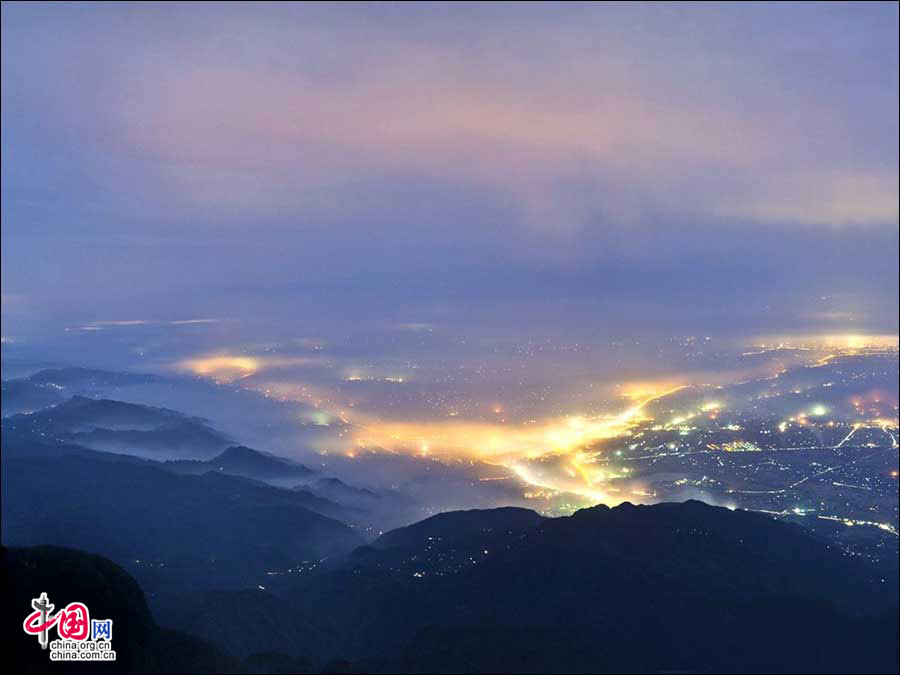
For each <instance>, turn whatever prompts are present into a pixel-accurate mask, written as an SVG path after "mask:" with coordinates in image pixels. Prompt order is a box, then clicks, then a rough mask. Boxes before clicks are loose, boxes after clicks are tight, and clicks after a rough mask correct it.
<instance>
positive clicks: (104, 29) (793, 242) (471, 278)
mask: <svg viewBox="0 0 900 675" xmlns="http://www.w3.org/2000/svg"><path fill="white" fill-rule="evenodd" d="M2 12H3V28H2V38H3V47H2V57H3V66H2V67H3V93H2V95H3V98H2V111H3V119H2V133H3V143H2V145H3V149H2V153H3V154H2V159H3V162H2V222H3V228H2V286H3V297H2V301H3V302H2V319H3V335H4V338H5V339H14V340H15V341H17V342H23V343H26V344H27V343H29V342H31V343H40V344H47V345H48V346H52V344H53V341H54V340H55V339H58V338H59V336H60V335H61V331H62V330H63V329H64V328H65V327H71V326H77V325H85V324H89V323H91V322H98V321H126V320H128V321H131V320H152V321H173V320H185V319H195V318H216V319H221V320H223V321H230V322H233V323H230V324H227V325H229V326H234V325H237V324H239V325H240V326H241V329H240V330H241V339H243V340H246V339H251V338H252V339H254V340H257V341H260V342H262V341H266V340H270V339H282V338H283V337H284V336H285V335H310V334H314V335H320V334H328V333H329V332H331V333H351V332H353V333H357V332H365V331H367V330H369V329H371V330H375V329H376V327H377V328H379V329H383V328H384V327H386V326H388V327H389V326H408V325H409V324H414V325H420V324H428V325H436V326H447V327H452V329H453V332H454V333H456V334H459V333H468V334H477V335H491V336H500V337H504V336H505V337H515V336H519V335H530V334H537V335H551V336H552V335H567V336H573V335H584V336H590V335H594V334H635V333H637V334H644V333H648V334H663V335H666V334H670V333H675V332H677V333H690V334H725V335H751V334H752V335H756V334H770V333H786V332H790V333H798V332H799V333H804V332H821V333H842V332H854V333H859V332H872V333H896V332H897V330H898V310H897V305H898V121H897V120H898V28H897V26H898V9H897V4H895V3H885V4H877V3H859V4H830V3H829V4H815V3H803V4H800V5H791V4H778V5H760V4H740V5H731V4H726V5H713V4H700V5H689V4H684V5H682V4H677V5H666V4H654V5H646V6H645V5H640V4H625V5H617V4H599V5H578V4H565V5H544V4H541V3H537V4H525V5H514V4H497V5H478V4H456V5H452V4H448V5H442V4H418V5H413V4H402V5H390V4H377V5H371V6H365V5H363V6H360V5H352V6H350V5H302V6H295V5H266V4H263V3H253V4H227V5H226V4H221V5H220V4H214V3H201V4H194V5H178V4H174V5H173V4H170V3H166V4H155V5H140V4H120V5H113V4H103V5H90V4H57V5H52V6H51V5H40V4H30V3H29V4H18V3H14V2H12V3H4V4H3V10H2ZM167 325H168V324H167ZM178 325H183V324H178Z"/></svg>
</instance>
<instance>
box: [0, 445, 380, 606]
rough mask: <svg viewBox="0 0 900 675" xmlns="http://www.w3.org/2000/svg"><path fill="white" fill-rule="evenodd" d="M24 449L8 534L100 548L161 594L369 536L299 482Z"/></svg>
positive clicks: (310, 557)
mask: <svg viewBox="0 0 900 675" xmlns="http://www.w3.org/2000/svg"><path fill="white" fill-rule="evenodd" d="M51 447H56V446H51ZM20 450H21V452H20V453H19V454H14V455H13V456H11V457H6V455H5V454H4V457H3V471H2V487H3V509H2V524H3V543H4V544H5V545H13V546H33V545H43V544H52V545H60V546H69V547H73V548H79V549H84V550H88V551H91V552H94V553H99V554H101V555H104V556H107V557H109V558H110V559H112V560H114V561H116V562H117V563H119V564H121V565H123V566H124V567H125V568H126V569H128V570H129V572H131V573H132V574H134V575H135V577H136V578H137V579H138V580H139V581H140V583H141V585H142V586H143V587H144V589H145V590H146V591H147V592H148V593H149V594H151V595H152V596H154V597H158V596H160V595H172V594H175V593H179V592H183V591H184V590H204V589H214V588H244V587H256V586H257V585H258V584H265V583H266V579H267V572H269V571H273V570H279V571H281V570H287V569H290V568H293V567H296V566H297V565H298V564H300V563H301V562H303V561H318V560H321V559H323V558H328V557H331V556H336V555H340V554H343V553H346V552H348V551H350V550H352V549H353V548H355V547H356V546H358V545H359V544H360V543H362V540H361V538H360V537H359V536H358V535H357V534H356V533H355V532H353V530H351V529H350V528H349V527H347V526H346V525H344V524H343V523H341V522H338V521H336V520H333V519H332V518H328V517H326V516H323V515H321V514H319V513H316V512H314V511H312V510H310V509H309V508H307V502H308V501H310V497H309V496H308V495H303V494H298V493H295V492H292V491H291V490H281V489H278V488H274V487H271V486H268V485H266V484H264V483H259V482H256V481H252V480H248V479H246V478H239V477H236V476H228V475H222V474H218V473H214V472H209V473H206V474H203V475H187V476H182V475H176V474H173V473H171V472H170V471H167V470H165V469H163V468H159V465H157V464H155V463H152V462H146V461H142V460H139V459H135V458H128V457H124V458H121V459H117V458H116V456H114V455H102V454H98V453H93V454H90V453H88V454H65V455H56V456H54V455H43V456H41V455H34V456H23V454H24V449H20Z"/></svg>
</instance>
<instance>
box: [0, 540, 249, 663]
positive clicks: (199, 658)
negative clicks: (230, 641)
mask: <svg viewBox="0 0 900 675" xmlns="http://www.w3.org/2000/svg"><path fill="white" fill-rule="evenodd" d="M0 557H2V563H0V564H2V568H3V584H4V598H3V601H4V602H3V608H4V611H3V635H4V638H3V646H4V662H5V663H6V664H7V667H8V671H9V672H13V673H43V672H47V673H52V672H59V671H60V669H62V670H69V669H72V668H75V669H84V670H85V671H88V670H90V671H91V672H105V673H111V672H115V673H171V672H178V673H201V672H202V673H211V672H239V671H240V669H241V664H239V663H238V662H237V661H235V660H234V659H232V658H230V657H228V656H225V655H224V654H223V653H222V652H221V651H219V650H218V649H217V648H216V647H214V646H213V645H211V644H210V643H208V642H205V641H203V640H200V639H198V638H195V637H192V636H190V635H187V634H185V633H181V632H178V631H174V630H170V629H165V628H160V627H159V626H157V625H156V623H155V622H154V621H153V618H152V617H151V615H150V611H149V610H148V608H147V602H146V600H145V598H144V594H143V592H142V591H141V589H140V587H139V586H138V584H137V582H135V580H134V579H133V578H131V577H130V576H129V575H128V574H127V573H126V572H125V571H124V570H123V569H122V568H121V567H119V566H118V565H115V564H114V563H112V562H110V561H109V560H106V559H105V558H101V557H100V556H95V555H89V554H86V553H82V552H80V551H74V550H71V549H64V548H56V547H36V548H11V549H7V548H5V547H4V548H2V549H0ZM41 593H46V594H47V596H48V599H49V601H50V602H52V603H53V604H54V605H55V608H56V609H59V608H62V607H65V606H66V605H67V604H68V603H70V602H81V603H83V604H85V605H86V606H87V608H88V610H89V611H90V615H91V617H92V618H97V619H112V620H113V638H112V648H113V649H114V650H115V651H116V661H115V662H114V663H101V662H91V663H88V664H85V665H81V664H79V665H78V666H74V665H73V664H68V668H67V667H66V666H65V665H62V664H60V663H53V662H51V661H50V658H49V655H48V652H47V651H44V650H42V649H41V648H40V646H39V644H38V641H37V638H36V637H35V636H31V635H27V634H26V633H25V632H24V631H23V630H22V621H23V620H24V619H25V617H26V616H28V615H29V614H30V613H31V611H32V609H31V600H32V599H33V598H36V597H38V596H39V595H40V594H41ZM56 637H57V636H56V633H55V631H52V630H51V633H50V639H51V640H52V639H55V638H56Z"/></svg>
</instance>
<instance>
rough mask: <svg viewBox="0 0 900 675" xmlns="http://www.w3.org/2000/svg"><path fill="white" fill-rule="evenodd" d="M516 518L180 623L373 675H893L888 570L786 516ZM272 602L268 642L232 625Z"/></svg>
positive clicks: (680, 510)
mask: <svg viewBox="0 0 900 675" xmlns="http://www.w3.org/2000/svg"><path fill="white" fill-rule="evenodd" d="M527 514H528V512H527V511H525V512H520V511H519V510H507V509H502V510H499V511H482V512H478V511H470V512H459V513H449V514H443V515H442V516H440V517H438V518H432V519H429V520H427V521H423V522H422V523H418V524H417V525H415V526H412V527H411V528H405V529H404V530H400V531H397V532H394V533H389V534H388V535H385V537H383V538H382V539H381V540H379V541H378V542H376V544H375V546H373V547H365V548H362V549H358V550H357V551H356V552H354V554H353V555H352V556H350V557H349V558H348V559H347V560H346V561H345V562H344V563H343V564H342V565H340V566H339V567H337V568H331V569H327V570H324V571H321V572H319V573H316V572H312V573H310V574H308V575H305V576H301V577H296V576H295V577H293V578H292V579H291V580H290V581H289V582H286V583H284V584H282V585H280V586H277V585H276V586H273V587H272V588H271V589H270V591H271V593H270V592H267V593H266V594H263V593H259V594H255V593H251V594H242V595H237V594H235V595H233V596H232V597H229V594H228V593H225V594H220V595H218V596H217V597H216V599H215V602H214V603H212V604H210V605H208V606H206V607H198V609H197V613H196V614H195V615H194V616H193V617H192V618H191V619H190V620H189V621H187V623H186V624H185V625H188V626H190V627H191V629H192V630H194V631H196V632H197V634H199V635H201V636H203V637H205V638H207V639H210V640H216V639H217V635H218V636H220V637H219V638H218V639H220V640H222V641H221V643H220V644H222V646H223V649H228V645H229V644H231V645H232V647H233V648H235V649H239V651H240V652H242V653H244V654H246V653H250V652H252V651H261V650H262V649H263V648H264V649H266V650H268V651H273V650H283V651H285V652H287V653H288V654H290V653H292V649H293V648H294V646H296V647H297V649H298V652H299V650H303V651H302V654H301V653H297V654H295V655H296V656H301V655H302V656H304V657H306V658H309V659H310V660H311V661H313V662H314V663H325V662H327V661H328V660H330V659H343V660H344V661H345V662H344V665H343V666H342V667H352V668H353V669H356V670H362V671H372V672H444V673H457V672H471V673H477V672H663V671H684V672H896V671H897V667H898V651H897V645H898V642H897V629H898V622H897V579H896V578H883V577H882V576H881V575H880V574H879V573H878V572H877V570H876V569H875V568H873V567H870V566H868V565H867V564H864V563H860V562H859V561H857V560H851V559H847V558H845V557H843V556H842V555H841V554H840V553H839V552H838V551H836V550H831V549H829V548H828V547H827V545H826V544H824V543H821V542H820V541H818V540H816V539H813V538H811V537H810V536H808V535H807V533H806V532H805V531H803V530H801V529H800V528H799V527H797V526H794V525H789V524H785V523H781V522H778V521H775V520H772V519H771V518H768V517H765V516H762V515H759V514H754V513H748V512H741V511H736V512H731V511H729V510H727V509H721V508H715V507H710V506H707V505H704V504H701V503H699V502H686V503H684V504H661V505H657V506H649V507H647V506H638V507H635V506H632V505H630V504H626V505H622V506H620V507H617V508H613V509H608V508H606V507H596V508H593V509H587V510H583V511H579V512H577V513H576V514H574V515H573V516H571V517H567V518H556V519H543V518H540V517H539V516H537V514H530V515H527ZM274 607H279V608H281V609H282V611H283V612H284V614H283V615H282V617H283V619H282V620H280V621H278V622H276V623H277V626H278V629H279V631H281V632H280V633H279V634H278V637H277V640H276V641H275V642H274V643H273V642H272V641H271V636H272V633H271V632H269V631H262V630H260V629H259V626H258V623H259V621H254V622H253V623H254V626H256V627H254V626H250V625H248V626H247V627H246V628H244V627H242V625H241V619H240V616H241V611H243V612H244V614H245V615H248V616H257V617H258V616H266V612H267V610H266V608H269V609H268V611H270V610H271V609H272V608H274ZM251 608H253V609H251ZM222 616H231V617H233V618H234V622H233V623H231V624H230V625H228V626H226V627H223V626H222V625H221V620H220V617H222ZM309 622H313V623H314V624H315V625H316V630H317V631H319V633H320V634H321V635H324V636H337V637H336V638H333V637H328V639H317V640H313V641H310V640H309V639H308V635H309V634H310V633H309V631H310V627H309ZM292 625H296V626H299V627H300V628H298V632H297V634H296V635H293V636H292V633H291V629H290V626H292ZM254 632H255V634H256V635H257V637H258V639H259V640H260V642H259V643H255V642H254V641H253V639H251V637H252V635H253V634H254ZM223 635H232V636H234V639H222V637H221V636H223ZM238 639H239V640H240V642H238ZM237 655H239V656H240V655H241V654H240V653H239V654H237ZM348 664H352V665H351V666H348Z"/></svg>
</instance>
